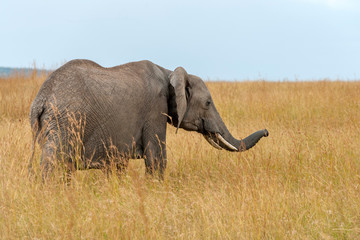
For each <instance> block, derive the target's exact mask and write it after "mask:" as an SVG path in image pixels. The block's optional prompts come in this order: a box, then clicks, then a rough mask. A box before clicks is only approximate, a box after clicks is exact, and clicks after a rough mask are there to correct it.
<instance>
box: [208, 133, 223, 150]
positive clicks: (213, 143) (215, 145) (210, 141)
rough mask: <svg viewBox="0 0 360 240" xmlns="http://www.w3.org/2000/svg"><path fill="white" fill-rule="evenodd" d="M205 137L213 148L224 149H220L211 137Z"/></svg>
mask: <svg viewBox="0 0 360 240" xmlns="http://www.w3.org/2000/svg"><path fill="white" fill-rule="evenodd" d="M204 137H205V139H206V141H208V142H209V143H210V145H211V146H213V147H214V148H216V149H219V150H221V149H222V147H220V146H219V144H217V143H216V142H215V141H214V140H212V138H211V137H209V136H207V135H204Z"/></svg>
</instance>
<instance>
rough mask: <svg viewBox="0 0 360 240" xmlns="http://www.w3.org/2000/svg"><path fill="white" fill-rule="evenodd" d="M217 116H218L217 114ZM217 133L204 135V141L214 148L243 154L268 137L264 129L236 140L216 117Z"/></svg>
mask: <svg viewBox="0 0 360 240" xmlns="http://www.w3.org/2000/svg"><path fill="white" fill-rule="evenodd" d="M217 115H218V114H217ZM217 128H218V130H217V131H211V132H213V133H211V134H209V135H205V139H206V140H207V141H208V142H209V143H210V144H211V145H212V146H213V147H215V148H218V149H226V150H228V151H233V152H243V151H246V150H248V149H250V148H252V147H253V146H255V144H256V143H257V142H258V141H259V140H260V139H261V138H262V137H267V136H269V132H268V131H267V130H266V129H263V130H259V131H257V132H254V133H253V134H251V135H249V136H248V137H246V138H244V139H241V140H238V139H236V138H234V137H233V136H232V135H231V133H230V132H229V130H228V129H227V127H226V125H225V124H224V122H223V121H222V119H221V118H220V116H219V115H218V122H217Z"/></svg>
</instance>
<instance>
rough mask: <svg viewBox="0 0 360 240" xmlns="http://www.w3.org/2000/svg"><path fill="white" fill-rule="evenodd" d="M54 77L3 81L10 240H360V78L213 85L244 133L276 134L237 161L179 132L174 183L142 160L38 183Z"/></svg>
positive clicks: (1, 153)
mask: <svg viewBox="0 0 360 240" xmlns="http://www.w3.org/2000/svg"><path fill="white" fill-rule="evenodd" d="M44 79H45V76H44V75H40V76H39V75H37V74H35V73H34V74H32V75H29V76H25V75H21V74H18V75H16V76H15V75H14V76H10V77H7V78H1V79H0V142H1V145H0V184H1V185H0V186H1V191H0V239H360V147H359V146H360V127H359V126H360V125H359V124H360V82H341V81H339V82H329V81H320V82H262V81H258V82H240V83H226V82H214V83H213V82H211V83H208V87H209V89H210V92H211V93H212V96H213V98H214V101H215V104H216V106H217V109H218V111H219V112H220V114H221V116H222V117H223V120H224V122H225V123H226V124H227V126H228V128H229V129H230V131H231V132H232V133H233V135H234V136H237V137H245V136H246V135H248V134H250V133H252V132H254V131H256V130H258V129H261V128H265V127H266V128H267V129H268V130H269V132H270V136H269V137H268V138H264V139H262V140H261V141H260V142H259V143H258V144H257V145H256V146H255V147H254V148H253V149H251V150H249V151H248V152H244V153H230V152H226V151H224V150H222V151H218V150H216V149H214V148H212V147H211V146H210V145H209V144H207V142H206V141H205V140H204V139H203V137H201V136H200V135H198V134H195V133H189V132H185V131H182V130H180V131H179V133H178V134H177V135H175V129H174V128H173V127H169V129H168V141H167V146H168V167H167V170H166V174H165V180H164V181H163V182H159V181H157V180H156V179H147V178H146V177H145V176H144V171H145V169H144V163H143V161H141V160H131V161H130V163H129V167H128V171H127V173H126V174H124V175H123V176H122V177H120V178H119V177H117V176H116V174H112V175H106V174H105V173H103V172H102V171H94V170H89V171H78V172H76V173H75V174H74V176H73V179H72V181H71V183H70V185H65V184H63V183H61V181H56V180H50V181H47V182H45V183H42V182H41V181H40V180H33V179H29V178H28V175H27V161H28V158H29V157H30V154H31V152H30V149H31V131H30V126H29V121H28V112H29V107H30V104H31V101H32V100H33V99H34V97H35V95H36V93H37V91H38V89H39V87H40V86H41V84H42V82H43V81H44ZM35 157H36V161H39V158H40V151H39V149H37V151H36V156H35Z"/></svg>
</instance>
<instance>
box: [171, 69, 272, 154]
mask: <svg viewBox="0 0 360 240" xmlns="http://www.w3.org/2000/svg"><path fill="white" fill-rule="evenodd" d="M169 78H170V85H169V95H170V98H169V104H168V105H169V109H168V111H169V115H170V117H171V118H172V119H171V123H172V124H173V125H174V126H175V127H176V128H177V130H178V128H179V127H180V128H183V129H185V130H187V131H196V132H198V133H201V134H202V135H203V136H204V137H205V139H206V140H207V141H208V142H209V143H210V144H211V145H212V146H213V147H215V148H217V149H226V150H228V151H245V150H248V149H250V148H251V147H253V146H255V144H256V143H257V142H258V141H259V140H260V139H261V138H262V137H267V136H268V135H269V133H268V131H267V130H266V129H263V130H260V131H257V132H255V133H253V134H251V135H250V136H248V137H246V138H245V139H242V140H238V139H235V138H234V137H233V136H232V135H231V134H230V132H229V130H228V129H227V127H226V126H225V124H224V122H223V121H222V119H221V117H220V115H219V113H218V111H217V110H216V107H215V105H214V102H213V100H212V98H211V95H210V92H209V90H208V88H207V87H206V85H205V83H204V82H203V81H202V80H201V79H200V78H199V77H197V76H194V75H191V74H188V73H187V72H186V71H185V69H184V68H182V67H178V68H176V69H175V70H174V71H173V72H172V73H171V74H170V76H169ZM177 130H176V131H177Z"/></svg>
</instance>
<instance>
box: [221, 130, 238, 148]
mask: <svg viewBox="0 0 360 240" xmlns="http://www.w3.org/2000/svg"><path fill="white" fill-rule="evenodd" d="M216 137H217V138H218V139H219V140H220V141H221V142H222V143H223V144H224V145H225V146H227V147H228V148H230V149H231V150H234V151H239V150H238V149H237V148H236V147H234V146H233V145H231V144H230V143H229V142H228V141H226V140H225V139H224V138H223V137H222V136H221V135H220V133H216Z"/></svg>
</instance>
